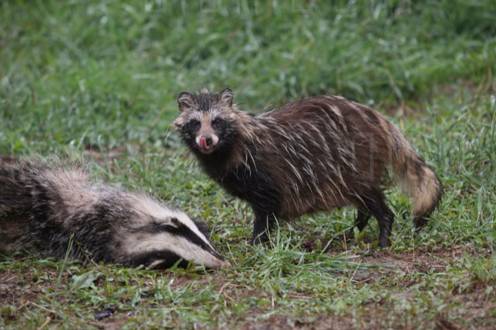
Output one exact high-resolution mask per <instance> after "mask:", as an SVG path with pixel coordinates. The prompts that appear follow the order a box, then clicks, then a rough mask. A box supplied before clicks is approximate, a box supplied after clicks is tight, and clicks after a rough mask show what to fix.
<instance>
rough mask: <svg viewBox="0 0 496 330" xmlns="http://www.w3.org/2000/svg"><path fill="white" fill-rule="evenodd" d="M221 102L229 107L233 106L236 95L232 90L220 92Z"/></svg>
mask: <svg viewBox="0 0 496 330" xmlns="http://www.w3.org/2000/svg"><path fill="white" fill-rule="evenodd" d="M219 95H220V101H221V102H222V103H223V104H225V105H227V106H232V104H233V99H234V94H233V92H232V90H230V89H229V88H226V89H224V90H223V91H222V92H220V94H219Z"/></svg>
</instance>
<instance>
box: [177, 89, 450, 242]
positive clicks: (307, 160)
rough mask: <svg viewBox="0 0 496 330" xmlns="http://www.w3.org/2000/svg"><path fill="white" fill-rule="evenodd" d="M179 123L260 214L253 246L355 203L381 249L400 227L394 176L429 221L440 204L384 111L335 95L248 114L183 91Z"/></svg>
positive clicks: (204, 159)
mask: <svg viewBox="0 0 496 330" xmlns="http://www.w3.org/2000/svg"><path fill="white" fill-rule="evenodd" d="M178 103H179V108H180V110H181V114H180V116H179V117H178V118H177V119H176V121H175V125H176V127H177V128H178V129H179V131H180V133H181V135H182V137H183V140H184V141H185V142H186V144H187V145H188V146H189V147H190V149H191V150H192V151H193V153H194V154H195V155H196V156H197V158H198V159H199V161H200V164H201V165H202V167H203V168H204V170H205V171H206V172H207V174H208V175H209V176H210V177H212V178H213V179H214V180H216V181H217V182H218V183H219V184H220V185H222V186H223V187H224V188H225V189H226V190H227V191H228V192H230V193H231V194H233V195H235V196H237V197H239V198H242V199H244V200H246V201H247V202H248V203H249V204H250V205H251V206H252V208H253V211H254V214H255V223H254V232H253V239H257V238H262V239H264V238H265V237H264V236H265V235H266V234H267V232H268V230H269V229H270V226H271V225H272V224H273V223H274V221H275V219H291V218H295V217H298V216H300V215H303V214H307V213H312V212H316V211H327V210H332V209H334V208H337V207H343V206H348V205H353V206H355V207H356V208H357V209H358V216H357V220H356V226H357V227H358V228H359V229H360V230H361V229H363V228H364V227H365V225H366V224H367V222H368V219H369V217H370V216H371V215H373V216H375V217H376V218H377V220H378V222H379V228H380V237H379V243H380V245H381V246H386V245H388V244H389V240H388V238H389V234H390V232H391V226H392V223H393V220H394V217H393V213H392V212H391V210H390V209H389V208H388V206H387V205H386V203H385V198H384V194H383V188H382V187H383V183H384V178H385V175H386V172H387V170H388V169H391V170H392V172H393V174H394V175H395V176H396V178H397V179H398V180H399V182H400V184H401V186H402V187H403V188H404V190H405V192H406V193H408V194H409V196H410V197H411V198H412V200H413V214H414V221H415V224H416V226H417V227H418V228H420V227H421V226H422V225H424V224H425V223H426V217H427V216H428V215H429V214H430V213H431V212H432V211H433V209H434V208H435V206H436V205H437V203H438V200H439V199H440V196H441V191H442V189H441V184H440V182H439V180H438V179H437V177H436V174H435V173H434V172H433V171H432V169H431V168H429V167H428V166H427V165H426V164H425V162H424V161H423V160H422V158H420V157H419V156H418V155H417V153H416V152H415V150H414V149H413V148H412V146H411V145H410V144H409V143H408V141H407V140H406V139H405V138H404V136H403V135H402V134H401V133H400V131H399V130H398V129H397V128H396V127H395V126H394V125H393V124H391V123H390V122H388V121H387V120H386V119H385V118H384V117H383V116H382V115H380V114H379V113H378V112H376V111H374V110H372V109H370V108H368V107H366V106H364V105H361V104H358V103H355V102H352V101H348V100H346V99H344V98H342V97H338V96H319V97H310V98H306V99H303V100H300V101H296V102H292V103H289V104H286V105H284V106H282V107H280V108H278V109H275V110H272V111H270V112H266V113H262V114H260V115H257V116H251V115H248V114H247V113H244V112H242V111H239V110H238V109H237V107H236V105H235V104H233V97H232V92H231V91H230V90H224V91H223V92H221V93H219V94H213V93H208V92H206V91H203V92H201V93H199V94H191V93H187V92H183V93H181V94H180V95H179V97H178Z"/></svg>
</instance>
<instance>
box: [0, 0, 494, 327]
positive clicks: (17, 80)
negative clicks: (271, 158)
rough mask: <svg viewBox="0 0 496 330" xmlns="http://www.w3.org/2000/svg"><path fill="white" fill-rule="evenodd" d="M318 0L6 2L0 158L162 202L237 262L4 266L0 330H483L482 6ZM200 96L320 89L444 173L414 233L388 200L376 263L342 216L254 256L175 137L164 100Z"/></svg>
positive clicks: (244, 216)
mask: <svg viewBox="0 0 496 330" xmlns="http://www.w3.org/2000/svg"><path fill="white" fill-rule="evenodd" d="M329 3H330V2H327V1H271V2H268V1H267V2H266V1H223V0H217V1H172V0H169V1H168V0H163V1H161V0H156V1H125V2H121V1H110V0H109V1H76V0H68V1H55V0H53V1H51V0H47V1H9V0H7V1H1V2H0V155H3V156H14V157H42V158H48V159H50V158H53V157H54V156H56V157H58V158H62V159H68V160H69V161H80V162H83V163H84V164H85V166H86V167H88V168H89V169H90V170H91V172H92V173H93V175H94V176H95V177H96V178H98V179H105V180H108V181H110V182H113V183H115V184H118V185H123V186H126V187H129V188H132V189H137V190H142V191H146V192H149V193H152V194H153V195H155V196H158V197H160V198H162V199H164V200H167V201H169V202H170V204H172V205H176V206H179V207H181V208H183V209H184V210H185V211H187V212H188V213H189V214H191V215H192V216H197V217H201V218H203V219H205V220H206V221H207V222H208V223H209V225H210V227H211V228H212V230H213V237H212V239H213V241H214V244H215V245H216V246H217V247H218V249H219V250H220V251H221V252H222V253H223V254H224V255H225V256H226V257H227V258H228V259H229V260H230V261H231V263H232V264H233V267H232V268H230V269H226V270H221V271H218V272H213V273H212V272H209V273H204V272H202V271H198V270H197V269H196V270H195V269H188V270H172V271H167V272H153V271H147V270H139V269H138V270H136V269H128V268H122V267H117V266H109V265H103V264H99V265H97V264H94V265H82V264H79V263H76V262H71V261H66V262H62V261H54V260H39V259H36V258H34V257H11V256H5V257H3V258H2V259H0V328H7V329H10V328H19V329H21V328H22V329H35V328H51V327H55V328H59V327H60V328H73V329H74V328H120V327H124V328H163V327H167V328H176V327H181V328H195V329H197V328H229V329H231V328H243V329H269V328H280V329H286V328H291V327H294V328H300V327H301V328H313V329H325V328H336V329H350V328H363V329H365V328H377V329H386V328H406V329H412V328H438V329H459V328H467V329H484V328H485V329H490V328H493V327H494V325H495V324H496V289H495V285H496V259H495V256H494V248H495V240H496V223H495V220H494V218H495V214H496V206H495V200H496V82H495V78H494V75H495V74H496V24H495V22H496V2H495V1H492V0H485V1H484V0H480V1H477V0H453V1H450V0H440V1H401V0H397V1H392V0H391V1H334V2H332V3H333V4H332V5H331V4H329ZM204 86H207V87H209V88H211V89H222V88H224V87H227V86H229V87H231V88H232V89H233V90H234V92H235V95H236V96H235V97H236V99H237V103H238V104H239V105H240V106H241V107H242V108H243V109H246V110H249V111H252V112H258V111H262V110H263V109H265V108H267V107H269V106H273V105H278V104H281V103H282V102H284V101H288V100H290V99H294V98H299V97H302V96H305V95H316V94H321V93H332V94H340V95H343V96H346V97H348V98H351V99H354V100H357V101H360V102H362V103H365V104H368V105H370V106H373V107H375V108H376V109H377V110H379V111H381V112H383V113H385V114H386V115H387V116H388V118H390V119H391V120H392V121H393V122H395V123H396V124H397V125H398V126H399V127H400V128H401V129H402V130H403V131H404V132H405V134H406V136H407V137H408V138H409V139H410V140H411V141H412V142H413V143H414V144H415V146H416V147H417V149H418V150H419V151H420V153H421V154H422V155H423V157H424V158H425V159H426V160H428V162H429V163H430V164H431V165H432V166H434V168H435V169H436V170H437V172H438V173H439V176H440V178H441V180H442V181H443V183H444V185H445V190H446V191H445V196H444V199H443V201H442V204H441V206H440V208H439V209H438V211H436V212H435V213H434V215H433V218H432V221H431V223H430V224H429V226H428V228H427V229H426V230H425V231H424V232H423V233H422V234H421V235H419V236H415V235H413V233H412V225H411V221H409V220H410V219H409V217H408V216H406V218H405V219H403V218H404V214H406V213H407V212H408V210H409V205H408V202H407V200H406V199H405V198H404V197H403V196H401V195H400V194H398V191H397V190H396V189H392V190H390V191H389V192H388V197H389V199H390V201H391V204H392V205H393V208H394V211H395V213H396V214H397V222H396V223H395V226H394V234H393V239H392V241H393V245H392V247H391V248H388V249H385V250H379V249H378V248H377V247H376V245H377V244H376V242H375V241H374V240H375V238H376V237H377V232H376V231H377V228H376V225H375V223H374V224H373V225H372V226H369V228H368V229H367V230H366V231H365V232H364V234H363V235H361V237H359V239H358V241H356V242H353V243H351V244H348V245H345V244H343V243H340V241H339V239H336V238H338V237H339V236H340V235H341V234H342V233H343V232H344V231H345V230H346V229H347V228H349V227H350V226H351V224H352V221H353V217H354V212H353V211H352V210H348V209H343V210H337V211H335V212H333V213H331V214H321V215H312V216H307V217H304V218H302V219H300V220H298V221H295V222H292V223H289V224H283V225H281V228H280V229H279V230H278V231H277V232H276V233H275V235H274V239H273V247H272V248H271V249H267V248H262V247H253V246H250V245H248V244H247V241H248V237H249V236H250V228H251V218H252V215H251V211H250V209H249V208H248V207H247V206H246V205H245V204H244V203H242V202H240V201H238V200H236V199H233V198H232V197H230V196H228V195H226V194H225V193H223V192H222V191H221V189H220V188H219V187H218V186H216V185H215V184H214V183H213V182H211V181H210V180H209V179H208V178H207V177H206V176H205V175H204V174H202V173H201V171H200V170H199V168H198V166H197V164H196V162H195V161H194V159H193V158H192V157H191V155H190V154H189V153H188V152H187V150H186V149H185V148H184V147H183V146H182V145H181V143H180V141H179V139H178V136H177V135H176V134H175V133H174V132H173V131H172V129H171V126H170V125H171V122H172V120H173V118H175V116H176V113H177V109H176V104H175V96H176V95H177V94H178V93H179V92H180V91H182V90H197V89H199V88H201V87H204ZM0 189H1V187H0ZM328 244H330V246H331V249H330V252H329V253H323V252H322V251H323V250H324V248H325V247H326V246H327V245H328ZM106 311H107V312H109V315H110V314H111V316H110V317H108V318H104V319H102V320H97V319H96V317H95V315H96V314H98V313H101V312H106ZM97 316H98V315H97Z"/></svg>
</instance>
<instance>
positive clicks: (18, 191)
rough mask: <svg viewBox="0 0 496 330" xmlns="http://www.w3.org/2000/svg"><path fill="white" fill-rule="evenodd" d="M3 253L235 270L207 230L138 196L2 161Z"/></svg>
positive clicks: (63, 172) (73, 173)
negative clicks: (20, 251)
mask: <svg viewBox="0 0 496 330" xmlns="http://www.w3.org/2000/svg"><path fill="white" fill-rule="evenodd" d="M0 187H1V188H0V252H3V253H8V252H12V251H19V250H26V251H30V252H35V253H39V254H41V255H42V256H48V257H55V258H64V257H65V256H66V255H68V256H69V257H71V258H76V259H86V258H90V259H93V260H94V261H96V262H99V261H103V262H110V263H118V264H122V265H128V266H139V265H143V266H145V267H148V268H167V267H170V266H171V265H173V264H175V263H176V262H177V263H178V264H179V265H180V266H185V265H186V264H187V262H188V261H189V262H193V263H195V264H200V265H204V266H206V267H209V268H218V267H222V266H226V265H228V263H227V262H226V261H224V260H223V258H222V257H221V256H220V255H219V254H218V253H217V252H216V251H215V249H214V248H213V246H212V244H211V243H210V242H209V240H208V239H207V237H206V226H205V225H204V224H202V223H200V222H197V223H195V222H194V221H192V220H191V219H190V218H189V217H188V216H187V215H186V214H185V213H183V212H181V211H179V210H174V209H171V208H169V207H167V206H166V205H164V204H163V203H162V202H160V201H158V200H156V199H153V198H151V197H149V196H146V195H144V194H139V193H131V192H127V191H124V190H121V189H118V188H115V187H111V186H109V185H104V184H95V183H92V182H90V180H89V179H88V177H87V174H86V173H85V172H84V171H82V170H81V169H79V168H70V169H68V168H63V167H47V166H45V165H38V164H34V163H32V162H12V163H6V162H2V161H1V160H0Z"/></svg>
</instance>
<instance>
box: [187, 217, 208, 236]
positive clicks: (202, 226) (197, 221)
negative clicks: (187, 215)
mask: <svg viewBox="0 0 496 330" xmlns="http://www.w3.org/2000/svg"><path fill="white" fill-rule="evenodd" d="M191 220H193V222H194V223H195V225H196V226H197V227H198V229H199V230H200V232H201V233H202V234H203V235H205V237H207V238H209V237H210V230H209V228H208V225H207V223H206V222H204V221H203V220H200V219H198V218H191Z"/></svg>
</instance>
